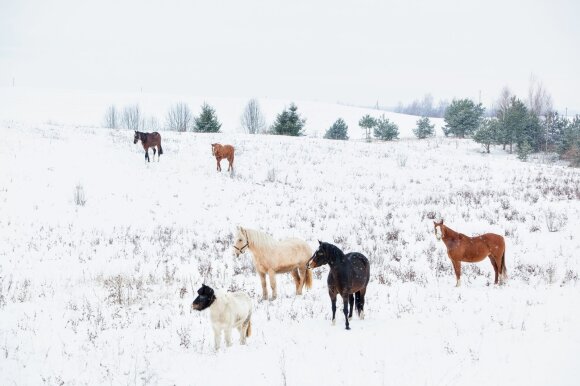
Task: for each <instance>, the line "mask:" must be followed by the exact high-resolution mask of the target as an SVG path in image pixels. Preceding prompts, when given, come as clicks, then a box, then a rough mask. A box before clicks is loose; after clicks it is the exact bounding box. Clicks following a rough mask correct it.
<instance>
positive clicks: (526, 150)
mask: <svg viewBox="0 0 580 386" xmlns="http://www.w3.org/2000/svg"><path fill="white" fill-rule="evenodd" d="M531 152H532V146H531V145H530V144H529V143H528V141H524V142H522V143H521V144H520V145H518V158H519V159H520V160H521V161H527V160H528V155H529V154H530V153H531Z"/></svg>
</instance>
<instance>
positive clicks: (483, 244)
mask: <svg viewBox="0 0 580 386" xmlns="http://www.w3.org/2000/svg"><path fill="white" fill-rule="evenodd" d="M433 224H434V225H435V237H437V239H438V240H441V239H443V242H444V243H445V246H446V247H447V255H448V256H449V258H450V259H451V262H452V263H453V269H454V270H455V277H456V279H457V285H456V287H459V286H460V285H461V262H462V261H464V262H467V263H478V262H480V261H482V260H483V259H485V258H486V257H489V259H490V260H491V264H492V265H493V269H494V271H495V284H498V279H499V284H502V282H503V281H504V280H505V279H507V271H506V267H505V240H504V238H503V237H502V236H500V235H496V234H495V233H486V234H483V235H481V236H476V237H469V236H466V235H464V234H463V233H459V232H455V231H454V230H453V229H451V228H449V227H448V226H446V225H443V220H441V221H440V222H435V221H433ZM437 228H439V230H440V232H441V235H439V234H438V233H437Z"/></svg>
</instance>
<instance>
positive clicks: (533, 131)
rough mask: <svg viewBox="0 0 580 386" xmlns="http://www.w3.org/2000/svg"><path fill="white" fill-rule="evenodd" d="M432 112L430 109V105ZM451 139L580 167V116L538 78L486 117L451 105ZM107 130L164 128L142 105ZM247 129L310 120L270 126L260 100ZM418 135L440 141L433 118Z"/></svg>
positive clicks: (187, 119) (339, 124)
mask: <svg viewBox="0 0 580 386" xmlns="http://www.w3.org/2000/svg"><path fill="white" fill-rule="evenodd" d="M425 105H426V106H428V105H429V103H427V102H426V104H425ZM443 119H444V121H445V126H443V127H442V130H443V134H444V135H445V136H446V137H449V136H452V137H456V138H472V139H473V140H474V141H476V142H477V143H480V144H481V145H482V146H483V148H484V151H485V152H487V153H489V152H490V149H491V147H492V146H494V145H499V146H502V149H503V150H505V151H508V152H509V153H512V152H514V151H515V152H516V153H517V156H518V158H519V159H521V160H523V161H525V160H527V159H528V156H529V155H530V154H532V153H537V152H540V151H543V152H552V153H556V154H558V156H559V157H560V158H561V159H564V160H568V161H569V162H570V163H571V164H572V165H574V166H580V116H578V115H576V116H575V117H573V118H572V119H568V118H567V117H562V116H561V115H559V114H558V112H557V111H554V110H553V108H552V100H551V96H550V94H549V93H548V92H547V90H546V89H545V88H544V86H543V85H542V84H541V83H540V82H539V81H537V80H535V79H534V78H532V80H531V83H530V89H529V92H528V98H527V103H526V102H524V101H522V100H521V99H519V98H518V97H517V96H516V95H513V94H512V93H511V91H510V90H509V89H508V88H507V87H505V88H504V89H503V90H502V92H501V94H500V96H499V98H498V100H497V101H496V103H495V104H494V106H493V107H492V109H491V111H490V112H489V113H488V114H487V116H486V109H485V108H484V107H483V106H482V105H481V103H478V104H476V103H475V102H474V101H472V100H471V99H469V98H464V99H454V100H453V101H452V102H451V103H450V104H448V105H446V107H445V111H444V114H443ZM104 124H105V126H106V127H108V128H125V129H129V130H145V129H147V130H153V131H154V130H158V129H160V128H161V125H160V123H159V121H157V119H155V118H154V117H149V118H145V116H144V115H143V113H142V112H141V110H140V108H139V106H138V105H132V106H126V107H125V108H124V109H123V110H118V109H117V108H116V107H115V106H114V105H112V106H110V107H109V108H108V109H107V111H106V113H105V122H104ZM240 124H241V126H242V128H243V129H244V130H245V131H246V132H247V133H250V134H273V135H287V136H302V135H304V131H303V129H304V126H305V124H306V119H305V118H303V117H302V116H301V114H300V113H299V112H298V107H297V106H296V104H294V103H291V104H290V106H289V107H285V108H284V109H283V110H282V112H280V113H279V114H277V116H276V119H275V120H274V122H273V123H272V124H271V125H270V126H267V124H266V119H265V117H264V115H263V113H262V111H261V109H260V106H259V103H258V101H257V100H256V99H250V100H249V101H248V103H247V105H246V106H245V108H244V111H243V113H242V116H241V117H240ZM358 125H359V127H360V128H361V129H362V130H364V136H365V138H366V140H367V141H371V140H372V138H373V137H374V138H375V139H377V140H382V141H392V140H396V139H398V137H399V127H398V126H397V124H395V123H394V122H392V121H390V120H389V119H388V118H387V117H385V115H384V114H383V115H381V116H380V117H373V116H371V115H369V114H367V115H365V116H363V117H361V118H360V120H359V122H358ZM221 126H222V125H221V123H220V122H219V120H218V118H217V113H216V111H215V109H214V108H213V107H212V106H210V105H209V104H208V103H206V102H204V103H203V104H202V106H201V112H200V114H199V115H198V116H194V114H193V113H192V111H191V109H190V108H189V106H188V105H187V104H186V103H176V104H174V105H173V106H171V107H170V108H169V110H168V112H167V114H166V118H165V126H164V128H165V129H166V130H173V131H180V132H185V131H193V132H199V133H218V132H220V129H221ZM413 133H414V134H415V136H416V137H417V138H418V139H425V138H429V137H433V136H434V135H435V125H434V124H432V123H431V121H430V119H429V117H428V116H427V115H424V116H421V117H420V118H419V119H418V120H417V122H416V127H415V128H414V129H413ZM323 138H325V139H335V140H348V139H349V137H348V125H347V124H346V122H345V121H344V119H342V118H338V119H337V120H336V121H335V122H334V123H333V124H332V125H331V126H330V127H329V128H328V129H327V130H326V132H325V134H324V137H323Z"/></svg>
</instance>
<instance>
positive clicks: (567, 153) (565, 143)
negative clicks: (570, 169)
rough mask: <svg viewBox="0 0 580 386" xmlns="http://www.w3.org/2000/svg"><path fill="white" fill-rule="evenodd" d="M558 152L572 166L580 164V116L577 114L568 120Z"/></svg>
mask: <svg viewBox="0 0 580 386" xmlns="http://www.w3.org/2000/svg"><path fill="white" fill-rule="evenodd" d="M558 154H559V155H560V157H561V158H562V159H566V160H568V161H570V163H571V165H572V166H580V116H579V115H576V116H575V117H574V119H573V120H572V121H571V122H568V124H567V125H566V129H565V131H564V135H563V138H562V141H561V143H560V146H558Z"/></svg>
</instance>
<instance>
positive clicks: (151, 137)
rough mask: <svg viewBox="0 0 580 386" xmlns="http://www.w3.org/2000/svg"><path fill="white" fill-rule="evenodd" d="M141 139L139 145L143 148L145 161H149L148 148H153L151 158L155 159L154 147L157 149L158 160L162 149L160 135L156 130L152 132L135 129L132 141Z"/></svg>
mask: <svg viewBox="0 0 580 386" xmlns="http://www.w3.org/2000/svg"><path fill="white" fill-rule="evenodd" d="M139 140H141V145H143V149H145V161H147V162H150V161H149V148H150V147H152V148H153V160H155V147H156V146H157V150H159V155H157V161H159V156H160V155H161V154H163V149H162V148H161V135H159V133H158V132H156V131H155V132H153V133H142V132H140V131H135V138H133V143H137V142H139Z"/></svg>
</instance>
